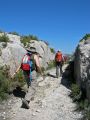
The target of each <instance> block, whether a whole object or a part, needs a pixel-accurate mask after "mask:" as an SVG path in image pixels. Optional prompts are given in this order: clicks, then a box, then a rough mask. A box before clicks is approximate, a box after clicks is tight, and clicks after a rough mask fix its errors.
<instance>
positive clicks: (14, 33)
mask: <svg viewBox="0 0 90 120" xmlns="http://www.w3.org/2000/svg"><path fill="white" fill-rule="evenodd" d="M9 34H13V35H18V36H19V33H17V32H9Z"/></svg>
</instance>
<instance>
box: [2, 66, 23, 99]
mask: <svg viewBox="0 0 90 120" xmlns="http://www.w3.org/2000/svg"><path fill="white" fill-rule="evenodd" d="M9 69H10V67H9V66H6V65H5V66H3V67H0V100H3V99H6V98H7V97H8V95H9V93H12V92H13V90H14V89H15V88H16V87H17V86H19V87H22V86H23V85H24V84H25V82H24V77H23V73H22V71H20V72H19V73H17V74H16V75H15V77H14V78H13V79H12V78H11V77H10V74H9Z"/></svg>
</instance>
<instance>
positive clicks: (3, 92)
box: [0, 66, 9, 100]
mask: <svg viewBox="0 0 90 120" xmlns="http://www.w3.org/2000/svg"><path fill="white" fill-rule="evenodd" d="M8 69H9V68H8V66H4V67H0V100H3V99H4V98H7V96H8V90H9V72H8Z"/></svg>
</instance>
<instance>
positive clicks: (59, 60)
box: [55, 50, 63, 78]
mask: <svg viewBox="0 0 90 120" xmlns="http://www.w3.org/2000/svg"><path fill="white" fill-rule="evenodd" d="M55 62H56V77H57V78H58V77H59V76H62V73H63V71H62V62H63V56H62V53H61V51H60V50H58V51H57V53H56V55H55Z"/></svg>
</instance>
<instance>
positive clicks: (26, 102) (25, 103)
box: [22, 99, 29, 109]
mask: <svg viewBox="0 0 90 120" xmlns="http://www.w3.org/2000/svg"><path fill="white" fill-rule="evenodd" d="M22 107H23V108H26V109H29V102H28V101H27V100H25V99H22Z"/></svg>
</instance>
